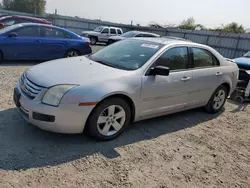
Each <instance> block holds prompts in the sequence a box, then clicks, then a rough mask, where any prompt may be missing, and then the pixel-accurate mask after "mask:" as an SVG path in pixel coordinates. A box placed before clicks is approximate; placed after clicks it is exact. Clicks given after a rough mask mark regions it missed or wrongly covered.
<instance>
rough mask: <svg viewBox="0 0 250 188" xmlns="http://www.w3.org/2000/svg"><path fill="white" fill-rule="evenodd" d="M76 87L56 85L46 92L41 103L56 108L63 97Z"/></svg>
mask: <svg viewBox="0 0 250 188" xmlns="http://www.w3.org/2000/svg"><path fill="white" fill-rule="evenodd" d="M74 87H76V85H57V86H53V87H52V88H50V89H49V90H48V91H46V93H45V95H44V96H43V99H42V102H43V103H44V104H48V105H52V106H58V105H59V104H60V101H61V99H62V98H63V96H64V95H65V94H66V93H67V92H68V91H69V90H71V89H72V88H74Z"/></svg>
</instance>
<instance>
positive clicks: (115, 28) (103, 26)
mask: <svg viewBox="0 0 250 188" xmlns="http://www.w3.org/2000/svg"><path fill="white" fill-rule="evenodd" d="M99 27H106V28H112V29H121V28H119V27H109V26H102V25H101V26H99Z"/></svg>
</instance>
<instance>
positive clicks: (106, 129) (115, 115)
mask: <svg viewBox="0 0 250 188" xmlns="http://www.w3.org/2000/svg"><path fill="white" fill-rule="evenodd" d="M125 120H126V113H125V110H124V109H123V108H122V107H121V106H119V105H112V106H109V107H107V108H106V109H105V110H103V111H102V113H101V114H100V116H99V118H98V119H97V128H98V131H99V132H100V133H101V134H102V135H104V136H112V135H114V134H116V133H117V132H118V131H119V130H121V128H122V127H123V125H124V123H125Z"/></svg>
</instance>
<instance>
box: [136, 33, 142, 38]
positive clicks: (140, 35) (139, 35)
mask: <svg viewBox="0 0 250 188" xmlns="http://www.w3.org/2000/svg"><path fill="white" fill-rule="evenodd" d="M135 37H143V34H138V35H136V36H135Z"/></svg>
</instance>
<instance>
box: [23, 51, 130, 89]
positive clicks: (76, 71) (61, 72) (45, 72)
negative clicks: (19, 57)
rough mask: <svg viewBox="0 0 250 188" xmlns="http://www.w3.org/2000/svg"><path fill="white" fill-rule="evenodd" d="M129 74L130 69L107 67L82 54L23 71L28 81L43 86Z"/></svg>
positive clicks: (83, 82) (87, 81) (86, 82)
mask: <svg viewBox="0 0 250 188" xmlns="http://www.w3.org/2000/svg"><path fill="white" fill-rule="evenodd" d="M130 74H131V71H126V70H121V69H116V68H113V67H109V66H106V65H103V64H100V63H97V62H95V61H92V60H90V59H88V58H86V57H84V56H82V57H74V58H65V59H58V60H53V61H49V62H46V63H42V64H39V65H36V66H34V67H32V68H30V69H28V70H27V71H26V73H25V75H26V76H27V77H28V79H29V80H30V81H32V82H34V83H35V84H38V85H40V86H43V87H51V86H54V85H59V84H76V85H86V84H91V83H94V82H104V81H107V80H113V79H117V78H121V77H123V76H129V75H130Z"/></svg>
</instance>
